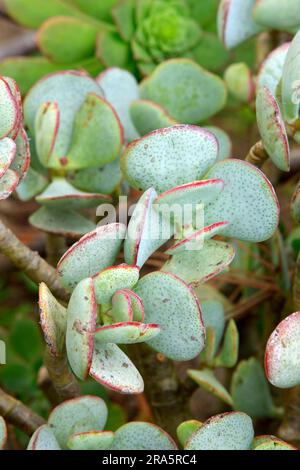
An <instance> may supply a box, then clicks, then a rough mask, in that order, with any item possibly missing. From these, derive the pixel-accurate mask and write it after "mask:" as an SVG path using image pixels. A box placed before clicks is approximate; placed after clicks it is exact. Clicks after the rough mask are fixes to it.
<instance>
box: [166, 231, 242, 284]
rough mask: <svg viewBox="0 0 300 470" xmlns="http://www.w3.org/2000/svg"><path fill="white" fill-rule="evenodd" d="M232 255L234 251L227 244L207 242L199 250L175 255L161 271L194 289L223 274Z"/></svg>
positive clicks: (215, 241) (213, 241) (214, 241)
mask: <svg viewBox="0 0 300 470" xmlns="http://www.w3.org/2000/svg"><path fill="white" fill-rule="evenodd" d="M234 255H235V250H234V248H233V246H231V245H229V244H228V243H224V242H220V241H217V240H207V241H206V242H205V243H204V245H203V248H201V249H200V250H199V249H198V250H186V251H182V252H178V253H176V254H175V255H174V256H172V258H171V259H170V260H168V261H167V262H166V263H165V264H164V266H163V268H162V269H163V270H164V271H167V272H170V273H172V274H175V275H176V276H178V277H180V278H181V279H183V280H184V281H185V282H187V283H188V284H192V285H193V287H195V286H198V285H199V284H202V283H203V282H206V281H208V280H209V279H212V278H213V277H215V276H217V275H218V274H220V273H221V272H223V271H224V270H225V268H226V267H227V266H228V265H229V264H230V263H231V262H232V260H233V258H234Z"/></svg>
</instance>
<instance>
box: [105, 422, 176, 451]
mask: <svg viewBox="0 0 300 470" xmlns="http://www.w3.org/2000/svg"><path fill="white" fill-rule="evenodd" d="M176 449H177V447H176V444H175V442H174V441H173V439H172V438H171V437H170V436H169V435H168V434H167V433H166V432H165V431H163V430H162V429H161V428H159V427H158V426H156V425H155V424H150V423H142V422H138V421H137V422H134V423H128V424H124V426H122V427H121V428H120V429H118V430H117V431H116V433H115V439H114V442H113V445H112V448H111V450H176Z"/></svg>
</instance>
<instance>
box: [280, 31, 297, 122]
mask: <svg viewBox="0 0 300 470" xmlns="http://www.w3.org/2000/svg"><path fill="white" fill-rule="evenodd" d="M299 65H300V33H299V32H298V33H297V34H296V36H295V37H294V39H293V41H292V42H291V45H290V47H289V50H288V53H287V56H286V60H285V63H284V67H283V72H282V81H281V99H282V113H283V117H284V120H285V121H287V122H288V123H289V124H293V123H294V122H295V121H296V120H297V119H298V118H299V80H300V72H299Z"/></svg>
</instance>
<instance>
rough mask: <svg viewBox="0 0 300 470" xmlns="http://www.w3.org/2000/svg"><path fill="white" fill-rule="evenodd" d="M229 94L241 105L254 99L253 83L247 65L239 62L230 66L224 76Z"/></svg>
mask: <svg viewBox="0 0 300 470" xmlns="http://www.w3.org/2000/svg"><path fill="white" fill-rule="evenodd" d="M224 80H225V83H226V85H227V87H228V90H229V91H230V93H231V94H232V95H233V96H234V97H235V98H237V99H238V100H239V101H241V102H242V103H251V101H252V100H253V98H254V97H255V81H254V77H253V75H252V72H251V70H250V68H249V67H248V65H247V64H245V63H243V62H240V63H236V64H232V65H230V66H229V67H228V68H227V69H226V71H225V74H224Z"/></svg>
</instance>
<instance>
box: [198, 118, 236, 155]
mask: <svg viewBox="0 0 300 470" xmlns="http://www.w3.org/2000/svg"><path fill="white" fill-rule="evenodd" d="M204 129H206V130H207V131H208V132H211V133H212V134H213V135H214V136H215V137H216V139H217V141H218V143H219V153H218V158H217V161H220V160H225V158H230V157H231V156H232V142H231V138H230V136H229V135H228V134H227V133H226V132H225V131H223V129H220V128H219V127H215V126H205V127H204Z"/></svg>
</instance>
